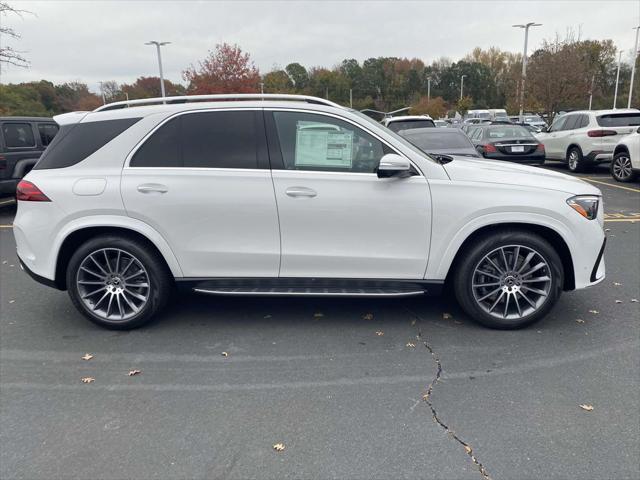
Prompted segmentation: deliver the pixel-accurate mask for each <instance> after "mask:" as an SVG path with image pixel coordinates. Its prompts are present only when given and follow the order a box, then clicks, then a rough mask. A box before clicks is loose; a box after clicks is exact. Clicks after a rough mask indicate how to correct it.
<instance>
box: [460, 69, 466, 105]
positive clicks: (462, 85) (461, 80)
mask: <svg viewBox="0 0 640 480" xmlns="http://www.w3.org/2000/svg"><path fill="white" fill-rule="evenodd" d="M464 77H466V75H462V76H461V77H460V100H462V92H463V91H464Z"/></svg>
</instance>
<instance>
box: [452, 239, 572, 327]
mask: <svg viewBox="0 0 640 480" xmlns="http://www.w3.org/2000/svg"><path fill="white" fill-rule="evenodd" d="M563 275H564V274H563V269H562V261H561V260H560V257H559V256H558V254H557V252H556V251H555V249H554V248H553V247H552V246H551V245H550V244H549V242H547V241H546V240H545V239H544V238H542V237H540V236H538V235H535V234H532V233H530V232H524V231H517V230H515V231H502V232H496V233H491V234H488V235H485V236H484V237H481V238H480V239H479V241H478V242H476V243H475V244H474V245H473V246H472V247H471V248H470V249H468V250H467V251H466V252H464V257H463V258H462V261H461V262H460V263H459V264H458V266H457V269H456V272H455V280H454V288H455V293H456V297H457V299H458V302H459V303H460V305H461V306H462V308H463V309H464V310H465V312H466V313H467V314H469V315H470V316H471V317H472V318H473V319H474V320H475V321H477V322H478V323H480V324H482V325H485V326H487V327H490V328H498V329H518V328H523V327H525V326H527V325H530V324H532V323H534V322H536V321H537V320H540V319H541V318H542V317H544V316H545V315H546V314H547V313H548V312H549V310H551V308H552V307H553V305H554V304H555V303H556V302H557V300H558V298H559V297H560V294H561V292H562V285H563V282H564V280H563Z"/></svg>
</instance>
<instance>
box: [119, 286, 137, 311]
mask: <svg viewBox="0 0 640 480" xmlns="http://www.w3.org/2000/svg"><path fill="white" fill-rule="evenodd" d="M127 293H128V292H127V291H126V290H125V291H123V292H122V298H123V299H124V301H125V302H127V305H129V308H130V309H131V310H133V311H134V312H137V311H138V307H136V306H135V305H134V304H133V302H131V300H129V299H128V298H127Z"/></svg>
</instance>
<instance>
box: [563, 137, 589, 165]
mask: <svg viewBox="0 0 640 480" xmlns="http://www.w3.org/2000/svg"><path fill="white" fill-rule="evenodd" d="M572 148H577V149H578V150H580V155H582V156H584V152H583V151H582V147H581V146H580V145H578V144H577V143H575V142H574V143H570V144H569V145H567V150H566V151H565V153H564V158H565V160H566V161H569V152H570V151H571V149H572Z"/></svg>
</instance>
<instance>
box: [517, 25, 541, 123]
mask: <svg viewBox="0 0 640 480" xmlns="http://www.w3.org/2000/svg"><path fill="white" fill-rule="evenodd" d="M541 25H542V24H541V23H535V22H529V23H526V24H524V25H522V24H519V25H511V26H512V27H516V28H524V54H523V55H522V82H521V85H522V86H521V87H520V117H522V115H523V113H524V85H525V82H526V78H527V44H528V43H529V28H530V27H539V26H541Z"/></svg>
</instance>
